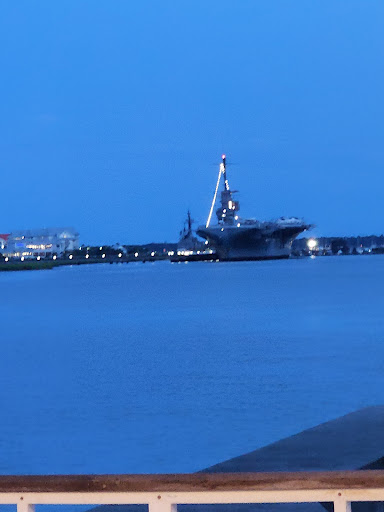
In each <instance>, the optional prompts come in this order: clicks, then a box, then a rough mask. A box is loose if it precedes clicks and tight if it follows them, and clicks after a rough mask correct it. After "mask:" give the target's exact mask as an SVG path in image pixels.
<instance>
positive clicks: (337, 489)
mask: <svg viewBox="0 0 384 512" xmlns="http://www.w3.org/2000/svg"><path fill="white" fill-rule="evenodd" d="M383 468H384V406H376V407H368V408H366V409H362V410H360V411H357V412H354V413H351V414H348V415H346V416H343V417H341V418H338V419H336V420H332V421H329V422H327V423H324V424H322V425H319V426H317V427H314V428H311V429H308V430H305V431H303V432H301V433H299V434H296V435H294V436H291V437H288V438H287V439H283V440H281V441H278V442H276V443H272V444H271V445H268V446H266V447H264V448H261V449H259V450H255V451H253V452H250V453H247V454H245V455H241V456H239V457H235V458H233V459H230V460H227V461H224V462H221V463H219V464H215V465H214V466H211V467H209V468H206V469H205V470H203V471H200V472H198V473H193V474H174V475H159V474H153V475H129V474H128V475H48V476H44V475H35V476H0V505H1V504H16V505H17V512H34V510H35V506H36V505H40V504H44V505H47V504H52V505H53V504H65V505H70V504H73V505H87V504H88V505H93V506H96V505H98V506H97V507H96V508H94V510H95V511H97V512H147V511H148V512H177V511H178V512H267V511H269V512H271V511H273V512H287V511H289V512H293V511H295V512H324V511H325V509H326V510H328V511H333V512H379V511H380V512H382V511H383V502H384V469H383Z"/></svg>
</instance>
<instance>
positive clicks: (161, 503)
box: [17, 495, 177, 512]
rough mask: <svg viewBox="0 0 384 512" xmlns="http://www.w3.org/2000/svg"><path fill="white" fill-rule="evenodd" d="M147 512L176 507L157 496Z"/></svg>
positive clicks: (173, 511) (168, 511) (169, 510)
mask: <svg viewBox="0 0 384 512" xmlns="http://www.w3.org/2000/svg"><path fill="white" fill-rule="evenodd" d="M17 512H19V511H17ZM148 512H177V505H176V504H175V503H171V502H170V501H167V500H165V499H164V498H163V497H162V496H160V495H159V496H158V497H157V499H156V500H154V501H151V502H150V503H149V504H148Z"/></svg>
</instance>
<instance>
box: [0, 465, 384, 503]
mask: <svg viewBox="0 0 384 512" xmlns="http://www.w3.org/2000/svg"><path fill="white" fill-rule="evenodd" d="M354 501H384V471H332V472H310V473H307V472H298V473H195V474H176V475H50V476H40V475H39V476H0V504H16V505H17V512H34V507H35V505H102V504H108V505H112V504H116V505H117V504H120V505H121V504H147V505H148V506H149V512H176V510H177V505H179V504H180V505H181V504H211V503H216V504H217V503H221V504H223V503H226V504H228V503H313V502H333V504H334V510H335V512H350V510H351V502H354Z"/></svg>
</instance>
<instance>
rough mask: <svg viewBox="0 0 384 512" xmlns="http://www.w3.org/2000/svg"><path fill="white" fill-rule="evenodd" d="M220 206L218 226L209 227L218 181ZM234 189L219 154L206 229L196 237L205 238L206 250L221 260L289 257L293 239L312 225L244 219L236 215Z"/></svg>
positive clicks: (295, 220) (289, 220)
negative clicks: (208, 249) (231, 187)
mask: <svg viewBox="0 0 384 512" xmlns="http://www.w3.org/2000/svg"><path fill="white" fill-rule="evenodd" d="M222 178H223V181H224V188H223V190H222V192H221V201H220V207H219V208H217V210H216V216H217V224H214V225H211V218H212V213H213V209H214V207H215V203H216V198H217V194H218V190H219V186H220V182H221V179H222ZM235 192H236V190H233V191H232V190H231V189H230V188H229V184H228V178H227V169H226V157H225V155H222V162H221V164H220V169H219V176H218V179H217V183H216V189H215V193H214V197H213V201H212V205H211V209H210V212H209V216H208V220H207V223H206V225H205V226H199V227H198V228H197V230H196V234H197V235H199V236H200V237H202V238H205V239H206V240H207V242H208V247H209V248H210V249H211V250H213V251H214V252H215V254H216V258H217V259H219V260H221V261H236V260H238V261H240V260H266V259H282V258H289V256H290V254H291V246H292V242H293V240H294V239H295V238H296V237H297V236H298V235H299V234H300V233H302V232H303V231H306V230H307V229H309V228H310V227H311V226H310V225H309V224H307V223H306V222H304V220H302V219H299V218H297V217H289V218H286V217H281V218H279V219H277V220H274V221H267V222H261V221H258V220H255V219H243V218H241V217H240V216H239V215H238V213H237V212H238V211H239V210H240V204H239V202H238V201H235V200H234V199H233V194H234V193H235Z"/></svg>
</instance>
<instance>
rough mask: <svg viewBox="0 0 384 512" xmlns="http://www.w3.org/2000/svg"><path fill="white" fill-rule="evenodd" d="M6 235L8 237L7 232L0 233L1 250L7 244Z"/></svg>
mask: <svg viewBox="0 0 384 512" xmlns="http://www.w3.org/2000/svg"><path fill="white" fill-rule="evenodd" d="M8 237H9V234H8V235H5V234H3V235H0V250H1V251H2V250H3V249H4V248H5V247H6V245H7V241H8Z"/></svg>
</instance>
